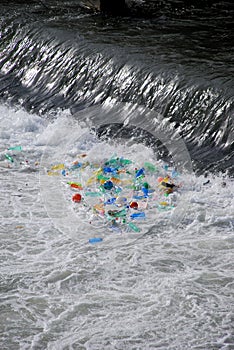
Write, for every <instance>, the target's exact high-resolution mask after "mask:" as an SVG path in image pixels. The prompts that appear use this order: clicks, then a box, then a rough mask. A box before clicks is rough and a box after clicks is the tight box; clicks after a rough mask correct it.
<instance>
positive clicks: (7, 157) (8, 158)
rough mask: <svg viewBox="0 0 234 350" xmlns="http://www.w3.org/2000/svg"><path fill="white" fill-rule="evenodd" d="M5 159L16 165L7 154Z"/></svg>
mask: <svg viewBox="0 0 234 350" xmlns="http://www.w3.org/2000/svg"><path fill="white" fill-rule="evenodd" d="M5 158H6V159H7V160H9V161H10V162H11V163H14V159H13V158H12V157H11V156H10V155H9V154H5Z"/></svg>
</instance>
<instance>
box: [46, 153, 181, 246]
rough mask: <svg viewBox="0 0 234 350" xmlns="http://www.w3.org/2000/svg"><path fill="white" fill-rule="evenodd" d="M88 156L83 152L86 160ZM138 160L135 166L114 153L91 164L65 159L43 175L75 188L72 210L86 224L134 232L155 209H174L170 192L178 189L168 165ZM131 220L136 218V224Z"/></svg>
mask: <svg viewBox="0 0 234 350" xmlns="http://www.w3.org/2000/svg"><path fill="white" fill-rule="evenodd" d="M88 156H89V155H88V154H85V157H87V159H88ZM138 163H139V164H138V165H137V166H136V165H135V164H134V162H133V161H132V160H129V159H125V158H123V157H116V156H113V157H111V158H110V159H109V160H104V161H99V162H97V161H95V163H92V162H90V161H86V162H85V163H82V162H79V161H77V160H75V161H73V162H72V164H71V165H65V164H67V163H66V162H62V163H59V164H55V165H52V166H51V168H50V169H48V170H47V174H48V175H50V176H51V175H53V176H55V175H60V176H61V181H62V182H64V185H65V186H64V188H66V189H70V191H73V193H74V191H75V190H78V191H79V193H75V194H73V195H71V197H70V198H72V201H73V202H74V203H79V205H77V206H74V210H75V211H76V213H77V215H79V213H80V214H81V217H82V218H83V220H86V221H87V223H90V224H93V223H95V225H96V224H98V223H100V225H104V226H105V227H107V228H109V230H110V231H112V232H117V233H121V234H123V233H124V232H129V231H133V232H136V233H138V232H140V231H141V230H142V228H141V227H140V226H141V225H142V223H143V222H146V220H151V218H152V217H153V218H154V217H155V215H154V212H155V211H158V212H160V215H168V214H167V212H168V211H169V210H173V209H174V208H175V206H176V199H175V198H176V194H175V193H174V192H175V191H178V189H179V188H180V185H179V183H178V181H179V174H178V173H177V172H176V170H175V169H172V167H171V166H170V167H169V166H167V165H165V164H164V165H161V163H160V162H158V163H156V164H153V163H150V162H142V163H141V164H140V162H138ZM61 170H62V171H61ZM77 178H79V181H77V180H76V179H77ZM68 180H69V181H68ZM172 193H173V195H174V196H175V198H174V197H173V205H171V203H172V199H171V195H172ZM84 213H85V215H84ZM152 213H153V214H152ZM164 213H165V214H164ZM133 221H138V222H139V226H136V225H135V223H134V222H133ZM93 239H94V243H96V239H97V240H98V242H100V238H93ZM90 243H92V242H90Z"/></svg>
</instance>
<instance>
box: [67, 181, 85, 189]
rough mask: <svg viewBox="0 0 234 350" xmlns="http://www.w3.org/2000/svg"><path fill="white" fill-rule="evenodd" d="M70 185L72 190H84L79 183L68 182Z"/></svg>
mask: <svg viewBox="0 0 234 350" xmlns="http://www.w3.org/2000/svg"><path fill="white" fill-rule="evenodd" d="M67 184H68V185H70V187H71V188H77V189H79V190H82V189H83V187H82V185H81V184H80V183H77V182H72V181H69V182H67Z"/></svg>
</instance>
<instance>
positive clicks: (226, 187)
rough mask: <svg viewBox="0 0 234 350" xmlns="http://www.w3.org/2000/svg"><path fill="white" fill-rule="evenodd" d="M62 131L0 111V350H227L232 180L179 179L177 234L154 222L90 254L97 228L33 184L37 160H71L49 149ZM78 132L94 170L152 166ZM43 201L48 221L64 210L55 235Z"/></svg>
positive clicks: (233, 334) (56, 124) (65, 145)
mask: <svg viewBox="0 0 234 350" xmlns="http://www.w3.org/2000/svg"><path fill="white" fill-rule="evenodd" d="M70 119H71V116H70V115H69V112H61V113H58V115H57V116H56V118H55V120H54V121H53V122H50V121H49V118H48V119H45V118H41V117H39V116H37V115H33V114H29V113H27V112H26V111H24V110H21V109H12V108H10V107H7V106H3V105H1V106H0V139H1V144H0V178H1V187H0V199H1V207H0V217H1V224H0V234H1V265H0V272H1V282H0V283H1V284H0V298H1V304H0V308H1V311H0V315H1V316H0V330H1V337H0V348H1V349H2V350H4V349H11V350H14V349H53V350H54V349H79V350H81V349H91V350H96V349H97V350H99V349H144V350H146V349H163V350H168V349H183V350H184V349H196V350H197V349H199V350H209V349H210V350H214V349H222V350H231V349H234V331H233V323H234V315H233V310H234V292H233V291H234V268H233V258H234V230H233V228H234V218H233V212H234V205H233V192H234V191H233V189H234V186H233V180H232V179H230V178H228V177H226V176H225V175H222V176H221V175H218V174H217V175H208V177H204V176H203V175H202V176H199V177H198V176H195V175H194V174H190V175H188V174H186V175H183V174H181V177H182V181H183V183H184V187H183V195H182V197H181V202H180V205H181V206H182V208H183V216H181V220H175V222H176V224H173V220H169V216H170V215H168V216H166V215H164V216H160V215H159V214H158V213H157V212H156V211H155V220H153V222H152V221H151V222H147V221H146V222H145V223H144V225H143V227H142V231H141V232H140V233H134V232H132V233H131V234H124V233H123V234H116V233H113V232H112V233H111V232H109V231H108V232H101V233H102V237H103V241H102V242H100V243H98V244H94V245H92V244H90V243H89V241H88V239H89V238H90V237H95V235H96V234H97V228H95V227H94V226H93V225H90V226H87V225H84V223H82V222H79V217H77V215H76V216H75V214H74V211H73V210H72V205H73V204H72V203H71V204H69V202H67V201H66V200H65V198H63V197H61V196H60V194H61V191H59V190H58V195H57V196H56V191H54V188H52V187H53V184H52V187H51V192H50V186H47V187H46V186H45V184H46V180H45V179H46V178H45V177H43V181H44V182H43V181H41V174H43V171H44V170H45V169H44V164H42V160H43V159H44V158H43V156H44V155H45V154H47V155H48V154H49V155H51V159H53V160H55V159H57V160H58V161H59V155H60V154H61V161H63V160H64V157H70V158H71V157H72V156H73V154H75V152H76V151H77V150H74V149H72V147H71V143H69V137H68V138H67V140H65V141H64V140H63V141H62V140H60V138H59V130H61V131H62V130H64V127H65V125H67V123H68V120H70ZM76 130H77V140H80V147H81V148H80V150H82V147H83V150H85V151H87V149H88V150H89V152H91V157H92V152H93V158H94V159H96V158H98V157H99V158H101V157H105V158H108V157H110V155H111V154H113V153H117V154H121V156H125V157H126V158H133V159H134V160H135V161H136V162H137V160H139V159H142V158H143V157H146V158H147V160H148V159H149V158H150V157H153V155H152V152H151V151H150V150H148V149H146V148H145V147H144V146H142V147H140V146H138V147H134V145H133V146H131V147H126V146H125V145H123V144H121V143H119V144H116V143H115V144H114V143H111V142H110V143H109V144H107V141H100V140H99V141H98V140H96V139H95V137H94V136H93V135H91V134H90V133H89V130H88V129H87V128H86V129H85V130H84V129H82V128H81V127H80V126H79V125H77V129H76ZM73 135H74V133H73ZM16 146H22V150H21V151H19V150H9V148H10V147H16ZM94 152H96V154H94ZM6 154H7V155H8V156H10V157H12V159H13V160H14V161H13V162H12V161H10V160H9V159H7V158H6ZM46 159H49V158H48V156H47V158H46ZM49 181H51V178H50V180H49V177H48V183H49ZM54 181H55V182H54V183H56V181H58V179H57V178H56V179H55V180H54ZM57 184H58V186H59V182H57ZM56 186H57V185H56ZM45 187H46V190H45ZM58 189H59V188H58ZM45 194H46V195H45ZM51 196H53V197H52V199H54V202H55V203H56V208H57V209H58V213H60V212H61V208H62V210H63V209H64V210H66V213H67V215H66V219H65V220H63V222H62V226H59V225H60V222H59V220H57V221H56V220H54V217H53V215H52V217H51V212H50V210H49V207H50V205H49V204H48V203H50V202H48V201H49V200H51ZM47 199H48V201H47ZM183 201H184V203H185V204H186V205H185V206H184V203H183ZM73 216H75V221H74V220H73V219H72V217H73ZM99 231H100V230H99ZM99 231H98V234H100V232H99Z"/></svg>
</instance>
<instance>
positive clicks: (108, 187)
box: [103, 181, 114, 190]
mask: <svg viewBox="0 0 234 350" xmlns="http://www.w3.org/2000/svg"><path fill="white" fill-rule="evenodd" d="M113 186H114V185H113V182H112V181H106V182H104V184H103V187H104V188H105V190H111V189H112V187H113Z"/></svg>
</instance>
